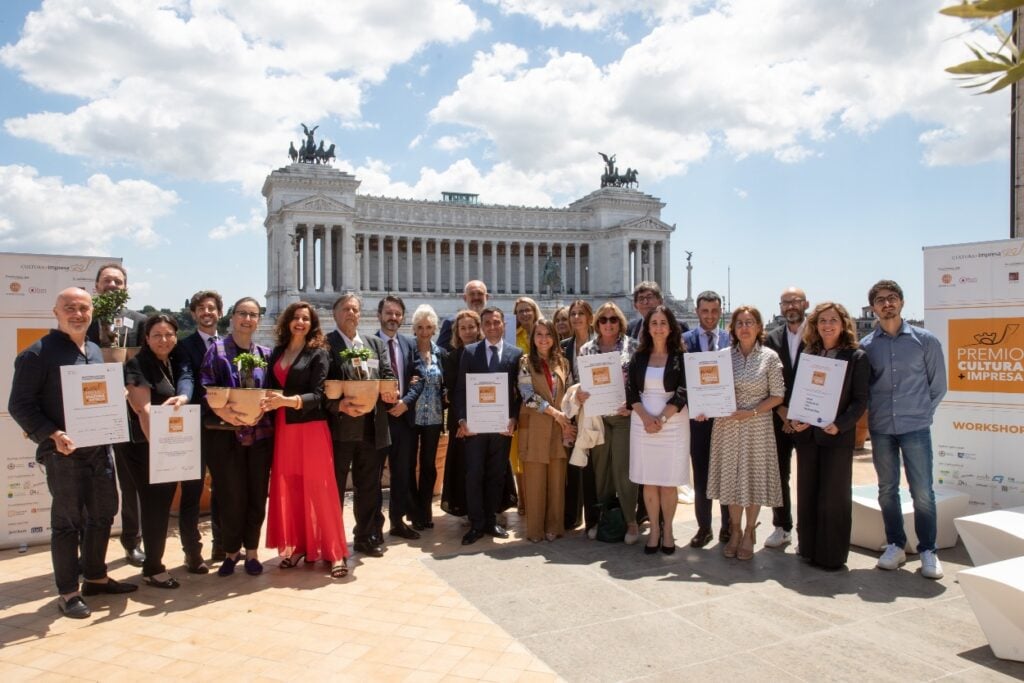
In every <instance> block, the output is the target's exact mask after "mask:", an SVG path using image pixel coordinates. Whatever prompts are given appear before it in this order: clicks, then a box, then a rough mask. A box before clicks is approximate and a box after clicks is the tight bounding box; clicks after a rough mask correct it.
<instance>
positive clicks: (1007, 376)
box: [924, 240, 1024, 511]
mask: <svg viewBox="0 0 1024 683" xmlns="http://www.w3.org/2000/svg"><path fill="white" fill-rule="evenodd" d="M924 274H925V275H924V277H925V291H924V295H925V326H926V327H927V328H928V329H929V330H930V331H931V332H932V333H934V334H935V335H936V336H937V337H938V338H939V341H941V342H942V348H943V351H944V352H945V354H946V369H947V373H948V381H949V392H948V393H947V394H946V396H945V398H944V399H943V401H942V404H941V405H940V406H939V409H938V411H936V414H935V423H934V425H933V426H932V446H933V450H934V453H935V463H934V476H935V485H936V487H937V488H946V489H954V490H959V491H962V492H965V493H967V494H969V495H970V497H971V501H970V502H971V506H972V508H974V509H975V510H978V511H980V510H987V509H993V508H996V509H998V508H1009V507H1016V506H1020V505H1024V278H1022V275H1024V240H1000V241H996V242H977V243H973V244H957V245H949V246H942V247H927V248H925V250H924Z"/></svg>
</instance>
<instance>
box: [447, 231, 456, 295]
mask: <svg viewBox="0 0 1024 683" xmlns="http://www.w3.org/2000/svg"><path fill="white" fill-rule="evenodd" d="M457 270H458V268H456V267H455V238H450V239H449V240H448V290H449V291H452V292H455V291H458V290H456V289H455V280H456V279H457V277H456V273H455V271H457Z"/></svg>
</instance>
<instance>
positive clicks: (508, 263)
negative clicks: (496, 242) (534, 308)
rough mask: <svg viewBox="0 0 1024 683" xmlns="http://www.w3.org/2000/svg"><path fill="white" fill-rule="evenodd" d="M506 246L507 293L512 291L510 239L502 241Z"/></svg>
mask: <svg viewBox="0 0 1024 683" xmlns="http://www.w3.org/2000/svg"><path fill="white" fill-rule="evenodd" d="M502 245H503V246H504V247H505V293H506V294H511V293H512V243H511V242H509V241H508V240H505V241H504V242H502Z"/></svg>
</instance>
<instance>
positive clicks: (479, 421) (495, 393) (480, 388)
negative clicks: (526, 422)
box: [466, 372, 509, 434]
mask: <svg viewBox="0 0 1024 683" xmlns="http://www.w3.org/2000/svg"><path fill="white" fill-rule="evenodd" d="M508 420H509V405H508V375H507V374H506V373H504V372H470V373H467V374H466V428H467V429H468V430H469V431H471V432H472V433H474V434H500V433H502V432H505V431H507V430H508Z"/></svg>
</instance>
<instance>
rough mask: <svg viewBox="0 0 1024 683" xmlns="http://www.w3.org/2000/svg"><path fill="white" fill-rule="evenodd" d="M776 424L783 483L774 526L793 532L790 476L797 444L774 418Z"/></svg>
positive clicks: (775, 509)
mask: <svg viewBox="0 0 1024 683" xmlns="http://www.w3.org/2000/svg"><path fill="white" fill-rule="evenodd" d="M772 421H773V423H774V424H775V450H776V451H777V453H778V456H779V480H780V481H781V483H782V507H777V508H772V526H777V527H782V528H783V529H785V530H786V531H792V530H793V504H792V500H791V497H792V496H791V494H790V492H789V474H790V471H791V470H792V462H793V448H794V447H795V446H796V443H795V442H794V441H793V437H792V435H790V434H786V433H785V432H783V431H782V420H780V419H779V417H778V415H773V416H772Z"/></svg>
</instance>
